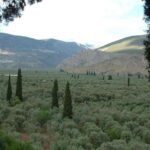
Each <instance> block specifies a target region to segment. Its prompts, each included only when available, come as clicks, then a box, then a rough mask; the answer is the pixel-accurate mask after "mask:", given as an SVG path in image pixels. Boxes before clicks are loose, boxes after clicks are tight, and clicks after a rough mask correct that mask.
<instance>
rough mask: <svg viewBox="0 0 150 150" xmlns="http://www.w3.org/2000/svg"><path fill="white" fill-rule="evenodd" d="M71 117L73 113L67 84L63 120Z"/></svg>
mask: <svg viewBox="0 0 150 150" xmlns="http://www.w3.org/2000/svg"><path fill="white" fill-rule="evenodd" d="M72 116H73V112H72V98H71V92H70V86H69V82H67V84H66V89H65V99H64V110H63V118H65V117H68V118H70V119H71V118H72Z"/></svg>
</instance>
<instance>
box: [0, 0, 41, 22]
mask: <svg viewBox="0 0 150 150" xmlns="http://www.w3.org/2000/svg"><path fill="white" fill-rule="evenodd" d="M40 1H42V0H28V1H25V0H13V1H12V0H9V1H8V0H3V4H1V6H0V10H1V14H0V22H9V21H13V20H14V18H16V17H20V16H21V12H22V11H23V10H24V8H25V7H26V4H27V3H28V4H30V5H32V4H34V3H35V2H40Z"/></svg>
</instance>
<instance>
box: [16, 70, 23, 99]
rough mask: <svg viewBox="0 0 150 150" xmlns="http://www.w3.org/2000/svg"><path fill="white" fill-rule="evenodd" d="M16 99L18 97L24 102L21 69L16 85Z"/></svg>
mask: <svg viewBox="0 0 150 150" xmlns="http://www.w3.org/2000/svg"><path fill="white" fill-rule="evenodd" d="M16 97H18V98H19V99H20V101H23V97H22V75H21V69H18V76H17V83H16Z"/></svg>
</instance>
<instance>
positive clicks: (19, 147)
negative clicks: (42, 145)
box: [0, 132, 33, 150]
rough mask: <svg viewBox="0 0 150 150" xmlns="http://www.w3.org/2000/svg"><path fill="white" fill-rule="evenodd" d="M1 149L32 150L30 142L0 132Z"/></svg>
mask: <svg viewBox="0 0 150 150" xmlns="http://www.w3.org/2000/svg"><path fill="white" fill-rule="evenodd" d="M0 149H1V150H33V148H32V147H31V145H30V144H25V143H22V142H18V141H15V140H14V139H13V138H12V137H9V136H7V135H5V134H4V133H2V132H0Z"/></svg>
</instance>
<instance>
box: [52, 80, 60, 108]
mask: <svg viewBox="0 0 150 150" xmlns="http://www.w3.org/2000/svg"><path fill="white" fill-rule="evenodd" d="M53 107H59V104H58V82H57V80H56V79H55V80H54V86H53V89H52V108H53Z"/></svg>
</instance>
